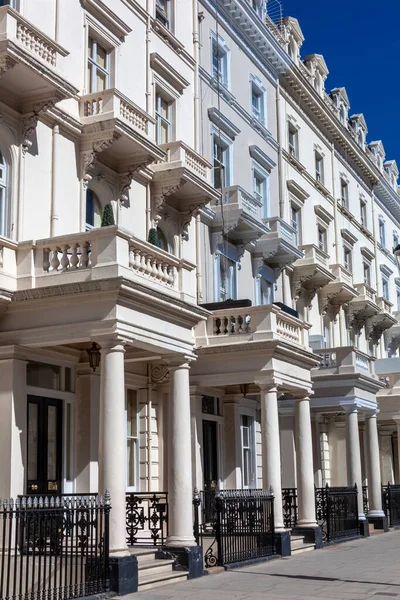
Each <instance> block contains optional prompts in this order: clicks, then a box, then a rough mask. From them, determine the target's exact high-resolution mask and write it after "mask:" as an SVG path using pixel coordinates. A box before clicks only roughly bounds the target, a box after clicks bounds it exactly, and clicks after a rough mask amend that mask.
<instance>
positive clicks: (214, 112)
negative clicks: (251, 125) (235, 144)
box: [208, 107, 240, 140]
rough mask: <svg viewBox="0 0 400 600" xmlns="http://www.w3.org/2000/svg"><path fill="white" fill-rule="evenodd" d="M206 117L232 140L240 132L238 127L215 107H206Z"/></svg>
mask: <svg viewBox="0 0 400 600" xmlns="http://www.w3.org/2000/svg"><path fill="white" fill-rule="evenodd" d="M208 118H209V119H210V121H211V122H212V123H214V125H216V126H217V127H218V128H219V129H221V131H223V132H224V133H225V134H226V135H227V136H228V137H230V138H231V139H232V140H234V139H235V137H236V136H237V135H238V134H239V133H240V129H239V128H238V127H236V125H235V124H234V123H232V121H230V120H229V119H228V118H227V117H225V115H223V114H222V113H221V112H220V111H219V110H218V109H217V108H215V107H213V108H209V109H208Z"/></svg>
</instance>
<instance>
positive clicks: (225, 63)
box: [211, 31, 231, 89]
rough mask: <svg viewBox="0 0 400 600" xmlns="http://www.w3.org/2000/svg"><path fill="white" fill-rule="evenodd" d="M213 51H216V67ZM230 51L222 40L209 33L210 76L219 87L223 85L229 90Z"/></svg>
mask: <svg viewBox="0 0 400 600" xmlns="http://www.w3.org/2000/svg"><path fill="white" fill-rule="evenodd" d="M214 49H216V50H217V54H216V55H217V60H218V61H219V63H220V64H219V65H218V66H216V65H215V64H214V56H216V55H215V54H214ZM230 63H231V57H230V50H229V48H228V46H227V45H226V43H225V41H224V40H223V38H222V37H221V36H220V35H218V37H217V35H216V34H215V33H214V32H213V31H212V32H211V75H212V77H213V78H214V79H216V80H217V81H218V82H219V84H220V85H223V86H224V87H225V88H227V89H229V88H230Z"/></svg>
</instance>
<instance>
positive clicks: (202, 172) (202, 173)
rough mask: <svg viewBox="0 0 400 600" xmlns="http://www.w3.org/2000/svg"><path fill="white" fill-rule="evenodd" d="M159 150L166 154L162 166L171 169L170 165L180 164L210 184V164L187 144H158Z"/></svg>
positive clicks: (180, 142) (178, 142)
mask: <svg viewBox="0 0 400 600" xmlns="http://www.w3.org/2000/svg"><path fill="white" fill-rule="evenodd" d="M160 148H161V149H162V150H164V152H166V154H167V156H166V160H165V161H164V164H165V165H168V168H171V167H172V164H171V163H180V164H182V165H184V166H185V167H188V168H189V169H190V170H191V171H193V172H194V173H195V175H198V176H199V177H202V178H203V179H205V180H206V181H207V183H210V184H211V164H210V163H209V162H208V161H207V160H206V159H205V158H203V157H202V156H201V155H200V154H197V152H195V151H194V150H193V149H192V148H190V147H189V146H188V145H187V144H185V143H184V142H182V141H177V142H170V143H168V144H160ZM160 164H163V163H160ZM158 168H159V167H158Z"/></svg>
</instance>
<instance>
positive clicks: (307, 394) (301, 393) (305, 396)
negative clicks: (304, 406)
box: [293, 388, 314, 401]
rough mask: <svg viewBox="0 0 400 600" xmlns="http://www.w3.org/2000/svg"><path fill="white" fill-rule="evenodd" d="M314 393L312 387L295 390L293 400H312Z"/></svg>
mask: <svg viewBox="0 0 400 600" xmlns="http://www.w3.org/2000/svg"><path fill="white" fill-rule="evenodd" d="M313 394H314V392H313V390H312V389H311V388H310V389H309V390H297V391H295V392H293V400H295V401H298V400H310V398H311V396H312V395H313Z"/></svg>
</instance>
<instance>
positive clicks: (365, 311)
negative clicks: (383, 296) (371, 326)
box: [349, 283, 381, 333]
mask: <svg viewBox="0 0 400 600" xmlns="http://www.w3.org/2000/svg"><path fill="white" fill-rule="evenodd" d="M354 289H355V290H356V291H357V292H358V296H357V297H355V298H353V299H352V300H351V301H350V302H349V320H350V323H349V324H350V326H351V327H353V329H354V330H355V332H356V333H359V332H360V331H361V329H362V327H363V326H364V325H365V324H366V323H367V321H368V320H369V319H371V317H374V316H375V315H378V314H379V313H380V311H381V309H380V307H379V306H378V304H377V303H376V292H375V290H374V289H372V288H371V287H370V286H369V285H367V284H366V283H355V284H354Z"/></svg>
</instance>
